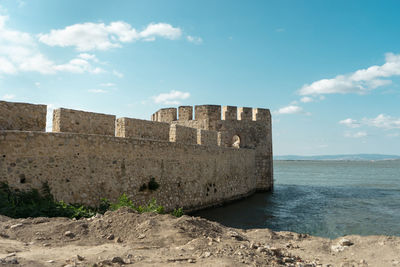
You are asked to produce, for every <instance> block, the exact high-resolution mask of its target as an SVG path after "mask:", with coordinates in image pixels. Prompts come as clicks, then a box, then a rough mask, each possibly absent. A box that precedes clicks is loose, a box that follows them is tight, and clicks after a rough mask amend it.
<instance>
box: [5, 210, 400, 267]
mask: <svg viewBox="0 0 400 267" xmlns="http://www.w3.org/2000/svg"><path fill="white" fill-rule="evenodd" d="M121 265H124V266H166V265H167V266H248V265H250V266H304V267H305V266H400V237H391V236H367V237H361V236H346V237H343V238H338V239H335V240H330V239H325V238H319V237H312V236H309V235H305V234H297V233H291V232H273V231H271V230H269V229H254V230H241V229H234V228H228V227H224V226H222V225H220V224H218V223H215V222H210V221H207V220H205V219H201V218H197V217H190V216H182V217H180V218H175V217H173V216H172V215H159V214H154V213H144V214H138V213H136V212H135V211H133V210H130V209H127V208H122V209H120V210H118V211H115V212H107V213H106V214H104V215H100V214H98V215H96V216H95V217H93V218H89V219H80V220H70V219H66V218H29V219H10V218H7V217H0V266H121Z"/></svg>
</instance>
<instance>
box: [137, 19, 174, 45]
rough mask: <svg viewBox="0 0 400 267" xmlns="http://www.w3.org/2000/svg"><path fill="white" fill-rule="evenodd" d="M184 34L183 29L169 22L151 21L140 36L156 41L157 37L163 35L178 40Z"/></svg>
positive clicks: (146, 39)
mask: <svg viewBox="0 0 400 267" xmlns="http://www.w3.org/2000/svg"><path fill="white" fill-rule="evenodd" d="M181 35H182V30H181V29H179V28H175V27H173V26H172V25H170V24H167V23H151V24H149V25H148V26H147V27H146V28H145V29H144V30H143V31H142V32H140V33H139V37H140V38H143V39H144V40H145V41H154V40H155V38H156V37H163V38H166V39H170V40H176V39H178V38H179V37H181Z"/></svg>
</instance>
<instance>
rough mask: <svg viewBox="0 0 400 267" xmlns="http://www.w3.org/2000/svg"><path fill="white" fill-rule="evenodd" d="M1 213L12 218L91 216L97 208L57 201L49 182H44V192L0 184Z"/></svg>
mask: <svg viewBox="0 0 400 267" xmlns="http://www.w3.org/2000/svg"><path fill="white" fill-rule="evenodd" d="M0 214H2V215H5V216H8V217H11V218H26V217H69V218H77V219H79V218H81V217H91V216H93V215H95V214H96V212H95V209H92V208H88V207H84V206H82V205H70V204H66V203H64V202H62V201H60V202H57V201H55V200H54V199H53V196H52V195H51V194H50V189H49V187H48V185H47V184H43V188H42V194H40V193H39V191H38V190H36V189H32V190H29V191H19V190H14V189H11V188H10V187H9V186H8V184H6V183H1V184H0Z"/></svg>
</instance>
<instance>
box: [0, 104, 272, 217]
mask: <svg viewBox="0 0 400 267" xmlns="http://www.w3.org/2000/svg"><path fill="white" fill-rule="evenodd" d="M0 111H2V112H1V113H0V182H7V183H8V184H9V185H10V186H11V187H14V188H19V189H22V190H26V189H31V188H37V189H40V188H41V187H42V185H43V183H45V182H46V183H47V184H48V185H49V187H50V190H51V193H52V194H53V195H54V197H55V198H56V199H57V200H63V201H65V202H68V203H82V204H86V205H91V206H96V205H98V204H99V203H100V199H101V198H103V197H105V198H108V199H110V200H111V201H115V200H117V198H118V197H119V196H120V195H121V194H123V193H126V194H127V195H128V196H129V197H130V198H131V199H132V200H133V201H134V203H135V204H137V205H141V204H145V203H147V202H148V201H150V200H151V199H152V198H155V199H156V200H157V202H158V203H159V204H161V205H164V206H165V207H166V209H167V210H172V209H174V208H178V207H183V208H184V209H185V210H187V211H190V210H197V209H201V208H205V207H209V206H213V205H218V204H221V203H224V202H227V201H231V200H234V199H239V198H242V197H244V196H248V195H250V194H252V193H254V192H255V191H256V190H270V189H272V186H273V179H272V140H271V119H270V113H269V110H266V109H248V108H239V109H236V107H223V108H222V119H221V107H220V106H214V105H203V106H196V107H195V119H194V120H193V107H189V106H183V107H179V119H178V117H177V115H178V110H177V109H175V108H169V109H161V110H159V111H157V112H156V113H155V114H153V115H152V120H151V121H146V120H139V119H133V118H118V119H116V118H115V116H113V115H105V114H99V113H91V112H84V111H78V110H70V109H64V108H61V109H56V110H54V112H53V131H52V132H45V128H46V125H45V122H46V106H44V105H32V104H25V103H11V102H3V101H0ZM3 111H4V112H3ZM236 111H238V112H236ZM235 114H236V116H235ZM235 138H236V139H235ZM237 138H239V144H238V146H236V147H240V149H237V148H235V147H232V146H233V145H234V144H233V141H232V140H236V143H238V142H237ZM154 182H155V183H156V184H157V185H158V187H156V188H154Z"/></svg>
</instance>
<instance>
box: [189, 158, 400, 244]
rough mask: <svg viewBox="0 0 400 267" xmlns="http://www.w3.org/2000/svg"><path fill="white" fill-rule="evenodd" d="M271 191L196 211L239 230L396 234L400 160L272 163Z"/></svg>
mask: <svg viewBox="0 0 400 267" xmlns="http://www.w3.org/2000/svg"><path fill="white" fill-rule="evenodd" d="M274 183H275V186H274V190H273V192H271V193H257V194H255V195H253V196H251V197H249V198H246V199H244V200H241V201H237V202H234V203H232V204H229V205H225V206H223V207H218V208H212V209H207V210H203V211H199V212H197V213H195V214H194V215H196V216H201V217H204V218H207V219H210V220H214V221H217V222H220V223H222V224H224V225H226V226H229V227H237V228H245V229H249V228H270V229H272V230H275V231H293V232H298V233H307V234H311V235H316V236H322V237H329V238H336V237H339V236H343V235H351V234H357V235H396V236H400V160H387V161H274Z"/></svg>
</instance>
